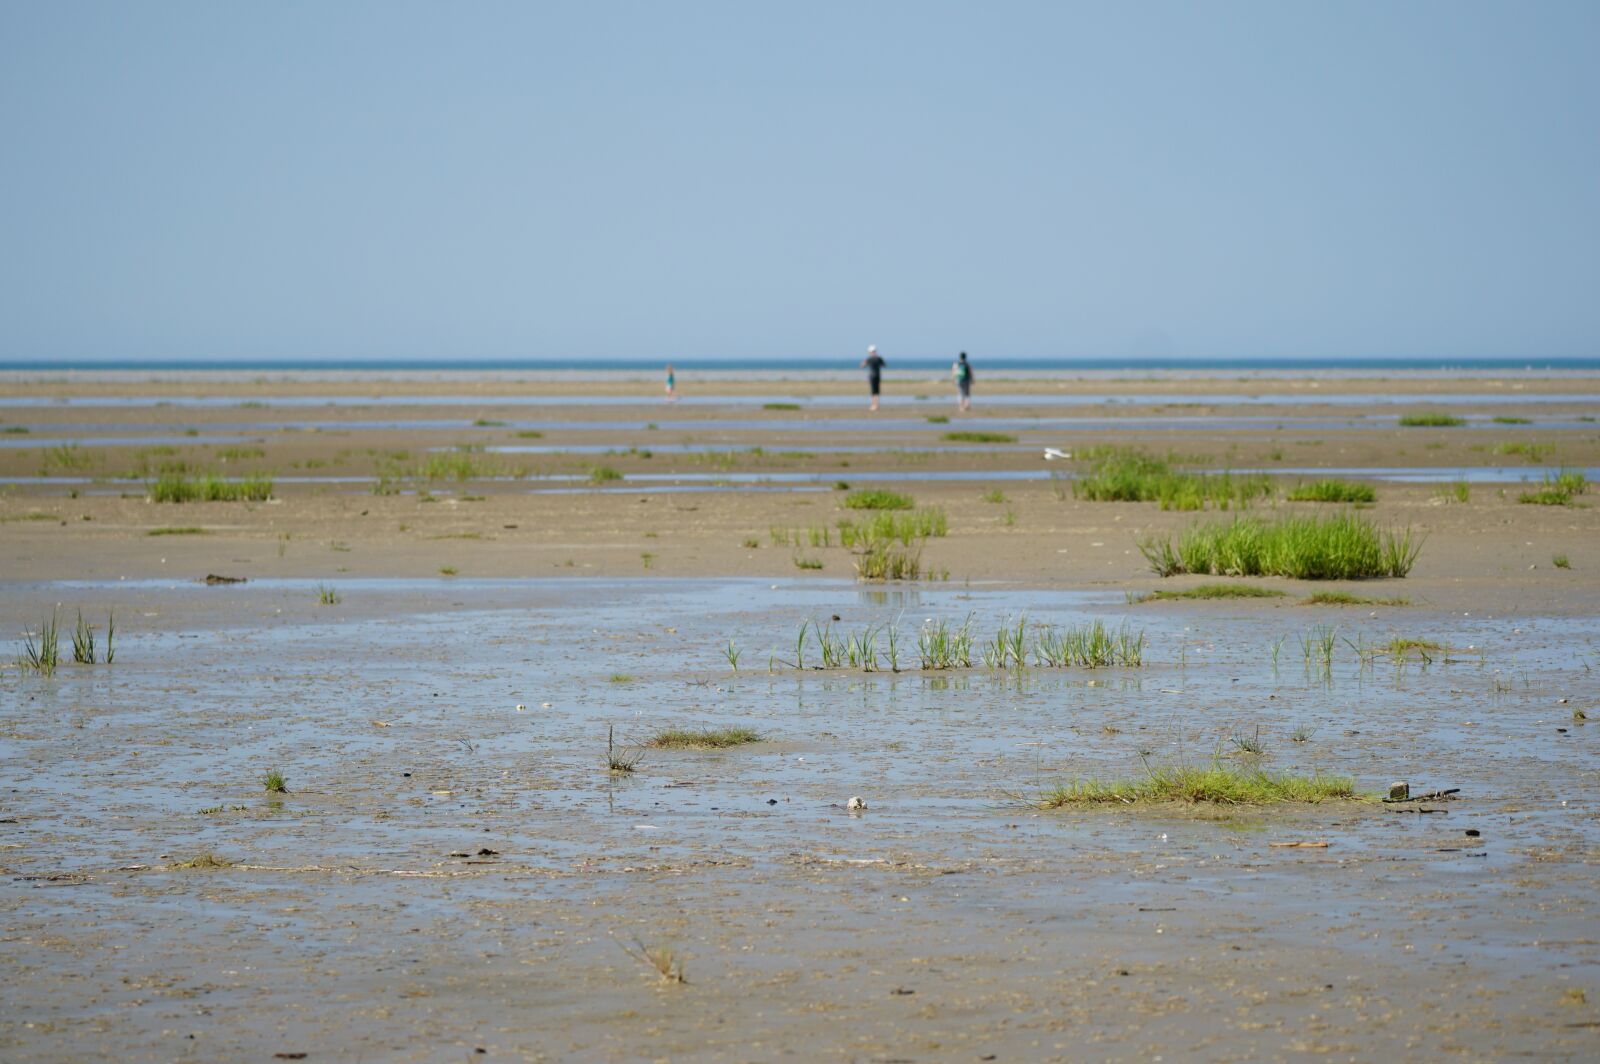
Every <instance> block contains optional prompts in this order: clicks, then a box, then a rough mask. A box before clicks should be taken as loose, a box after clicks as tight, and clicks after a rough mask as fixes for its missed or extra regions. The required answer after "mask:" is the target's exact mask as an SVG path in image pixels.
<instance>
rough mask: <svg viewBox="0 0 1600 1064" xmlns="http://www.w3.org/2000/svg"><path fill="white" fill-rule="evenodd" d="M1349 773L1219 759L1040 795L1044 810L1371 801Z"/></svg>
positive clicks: (1081, 782) (1067, 786)
mask: <svg viewBox="0 0 1600 1064" xmlns="http://www.w3.org/2000/svg"><path fill="white" fill-rule="evenodd" d="M1368 800H1370V799H1369V796H1367V795H1363V794H1360V793H1358V792H1357V791H1356V789H1355V782H1354V781H1353V780H1351V779H1349V778H1348V777H1345V776H1320V775H1319V776H1295V775H1291V774H1289V773H1282V774H1278V773H1272V772H1266V771H1263V770H1260V769H1256V768H1239V767H1235V766H1233V765H1227V764H1224V763H1223V762H1222V761H1221V760H1220V759H1218V760H1214V761H1212V763H1211V764H1210V765H1209V766H1207V767H1205V768H1197V767H1194V766H1190V765H1179V766H1173V767H1165V768H1153V769H1150V770H1149V771H1148V772H1147V774H1146V775H1145V776H1144V778H1143V779H1137V780H1125V781H1121V782H1113V783H1102V782H1100V781H1099V780H1093V779H1089V780H1076V781H1074V782H1072V783H1067V784H1062V785H1061V786H1058V787H1056V788H1055V789H1054V790H1050V791H1047V792H1045V793H1044V794H1042V795H1040V796H1039V799H1038V804H1039V806H1040V807H1042V808H1045V809H1060V808H1062V807H1064V806H1071V805H1099V804H1122V805H1138V804H1143V803H1160V802H1180V803H1188V804H1200V803H1205V804H1214V805H1277V804H1283V803H1318V802H1329V801H1368Z"/></svg>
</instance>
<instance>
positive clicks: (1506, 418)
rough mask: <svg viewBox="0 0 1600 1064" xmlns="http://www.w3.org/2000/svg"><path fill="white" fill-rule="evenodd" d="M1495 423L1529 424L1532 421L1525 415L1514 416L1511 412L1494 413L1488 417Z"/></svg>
mask: <svg viewBox="0 0 1600 1064" xmlns="http://www.w3.org/2000/svg"><path fill="white" fill-rule="evenodd" d="M1489 420H1490V421H1493V422H1494V423H1495V424H1496V425H1531V424H1533V421H1532V420H1531V419H1529V418H1525V417H1515V416H1513V415H1511V414H1496V415H1495V416H1494V417H1492V418H1490V419H1489Z"/></svg>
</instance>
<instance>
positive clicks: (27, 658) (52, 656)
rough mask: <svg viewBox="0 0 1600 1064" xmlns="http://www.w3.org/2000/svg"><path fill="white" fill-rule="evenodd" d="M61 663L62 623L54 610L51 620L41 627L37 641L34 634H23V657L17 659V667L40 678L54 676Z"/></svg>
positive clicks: (51, 613)
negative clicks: (36, 674) (29, 671)
mask: <svg viewBox="0 0 1600 1064" xmlns="http://www.w3.org/2000/svg"><path fill="white" fill-rule="evenodd" d="M60 662H61V635H60V621H59V620H58V615H57V613H56V612H55V611H54V610H52V611H51V612H50V619H49V620H48V621H45V622H44V623H43V624H41V625H39V633H38V639H37V641H35V638H34V633H32V632H27V631H25V632H23V633H22V657H20V658H18V659H17V667H18V668H20V669H23V670H31V671H33V672H36V673H38V674H39V675H40V676H54V675H55V674H56V666H57V665H58V664H60Z"/></svg>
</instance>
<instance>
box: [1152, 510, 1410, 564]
mask: <svg viewBox="0 0 1600 1064" xmlns="http://www.w3.org/2000/svg"><path fill="white" fill-rule="evenodd" d="M1138 546H1139V550H1140V552H1141V553H1142V554H1143V555H1144V556H1145V560H1146V561H1147V562H1149V564H1150V567H1151V569H1152V570H1154V571H1155V572H1156V573H1157V574H1158V575H1160V576H1175V575H1177V574H1179V573H1195V574H1198V575H1207V576H1286V577H1290V578H1293V579H1296V580H1370V579H1375V578H1378V577H1403V576H1405V575H1406V574H1407V573H1408V572H1410V571H1411V567H1412V565H1413V564H1415V562H1416V559H1417V554H1418V553H1419V552H1420V551H1421V550H1422V539H1421V538H1420V537H1417V536H1415V535H1414V534H1413V533H1412V531H1411V529H1410V528H1409V527H1407V528H1406V529H1404V530H1403V531H1395V530H1379V529H1378V528H1376V527H1375V526H1374V525H1373V524H1372V523H1371V522H1370V521H1367V520H1365V519H1364V518H1361V517H1359V516H1356V515H1354V514H1338V515H1334V516H1329V517H1318V516H1313V517H1284V518H1280V519H1278V520H1277V521H1274V522H1270V523H1269V522H1265V521H1262V520H1260V519H1258V518H1255V517H1236V518H1234V519H1233V520H1231V521H1212V522H1202V523H1196V524H1192V525H1190V526H1189V527H1188V528H1187V529H1185V530H1184V531H1183V532H1182V534H1181V535H1180V536H1179V537H1178V539H1177V542H1176V544H1174V542H1173V539H1172V537H1171V536H1170V535H1160V534H1154V535H1151V536H1147V537H1143V538H1141V539H1139V540H1138Z"/></svg>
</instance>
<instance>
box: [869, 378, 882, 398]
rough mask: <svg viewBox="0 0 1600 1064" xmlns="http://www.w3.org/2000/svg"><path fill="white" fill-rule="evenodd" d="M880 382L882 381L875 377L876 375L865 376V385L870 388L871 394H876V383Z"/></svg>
mask: <svg viewBox="0 0 1600 1064" xmlns="http://www.w3.org/2000/svg"><path fill="white" fill-rule="evenodd" d="M880 383H882V382H881V381H879V380H878V378H876V377H868V378H867V387H868V388H870V389H871V390H872V394H873V395H877V394H878V385H879V384H880Z"/></svg>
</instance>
